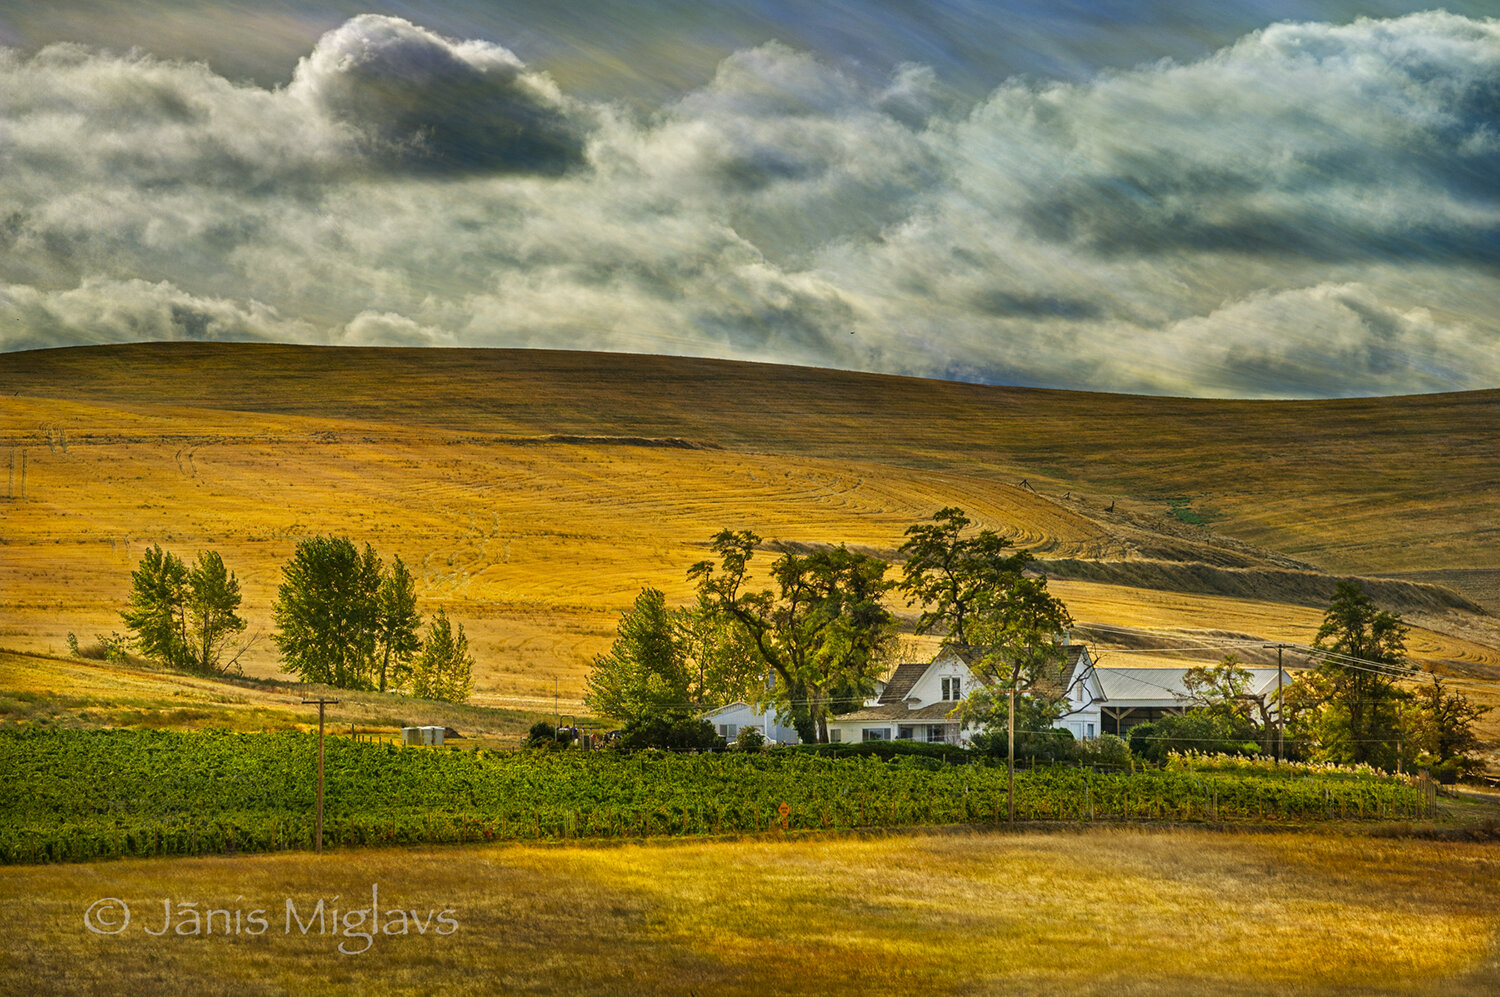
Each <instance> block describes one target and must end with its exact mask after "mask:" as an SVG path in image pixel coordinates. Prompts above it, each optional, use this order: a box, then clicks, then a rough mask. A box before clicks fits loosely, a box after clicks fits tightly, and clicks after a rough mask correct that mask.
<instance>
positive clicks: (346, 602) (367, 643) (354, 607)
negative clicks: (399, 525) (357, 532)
mask: <svg viewBox="0 0 1500 997" xmlns="http://www.w3.org/2000/svg"><path fill="white" fill-rule="evenodd" d="M281 573H282V578H283V580H282V583H281V586H280V588H279V590H278V593H277V599H276V604H275V606H274V607H273V608H272V616H273V618H274V619H275V621H276V626H277V632H276V633H275V634H273V635H272V640H274V641H275V642H276V646H277V647H278V648H280V649H281V654H282V658H283V660H284V667H285V669H286V670H287V671H289V672H292V673H294V674H296V675H297V676H299V677H300V678H301V679H302V680H303V681H304V682H322V683H325V684H327V685H332V686H335V687H337V688H340V689H368V688H370V687H371V685H372V684H373V683H372V682H371V677H372V673H373V671H374V667H373V666H374V655H375V646H376V634H377V623H378V619H379V610H380V603H379V593H380V584H381V566H380V558H379V557H378V556H376V554H375V549H374V548H373V547H371V546H370V545H369V544H365V549H364V551H363V553H361V552H360V551H359V550H358V549H357V548H356V547H355V546H354V544H353V542H351V541H350V540H348V539H347V538H344V537H310V538H308V539H306V540H303V541H302V542H300V543H298V544H297V549H296V551H295V552H294V553H293V554H292V557H291V560H289V561H288V562H287V563H286V564H285V565H283V566H282V569H281Z"/></svg>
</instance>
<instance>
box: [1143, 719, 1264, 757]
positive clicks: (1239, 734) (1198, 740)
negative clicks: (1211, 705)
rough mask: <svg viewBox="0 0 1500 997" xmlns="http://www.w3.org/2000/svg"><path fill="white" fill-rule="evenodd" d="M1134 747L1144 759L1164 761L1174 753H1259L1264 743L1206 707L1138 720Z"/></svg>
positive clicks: (1247, 754)
mask: <svg viewBox="0 0 1500 997" xmlns="http://www.w3.org/2000/svg"><path fill="white" fill-rule="evenodd" d="M1129 741H1130V751H1131V754H1133V755H1135V756H1136V757H1137V758H1140V759H1141V760H1143V761H1148V762H1152V763H1154V764H1157V765H1161V764H1163V763H1165V762H1166V760H1167V757H1168V756H1169V755H1171V754H1174V753H1176V754H1186V753H1188V752H1198V753H1200V754H1221V755H1246V756H1250V755H1258V754H1260V750H1261V749H1260V745H1259V744H1256V743H1255V742H1253V741H1246V740H1245V738H1244V732H1243V731H1241V730H1238V729H1237V728H1236V727H1235V726H1234V725H1233V724H1232V723H1230V722H1229V721H1228V720H1226V719H1225V718H1223V717H1218V716H1214V715H1213V714H1211V713H1208V712H1207V711H1204V710H1189V711H1188V712H1187V713H1184V714H1182V715H1181V716H1165V717H1162V718H1161V719H1160V720H1153V721H1151V722H1149V723H1143V724H1137V725H1136V726H1134V727H1132V728H1130V737H1129Z"/></svg>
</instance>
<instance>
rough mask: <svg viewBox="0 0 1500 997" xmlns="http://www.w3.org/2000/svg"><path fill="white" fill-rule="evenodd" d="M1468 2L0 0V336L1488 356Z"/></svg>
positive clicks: (1379, 360)
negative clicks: (128, 0) (239, 0)
mask: <svg viewBox="0 0 1500 997" xmlns="http://www.w3.org/2000/svg"><path fill="white" fill-rule="evenodd" d="M502 6H503V7H504V9H503V10H502V9H500V8H501V7H502ZM1487 6H1489V4H1488V3H1458V4H1449V5H1448V7H1447V12H1426V11H1423V10H1422V9H1421V8H1420V6H1418V5H1416V4H1411V3H1402V2H1399V0H1369V2H1365V3H1358V2H1352V0H1321V2H1320V0H1259V2H1251V0H1228V2H1223V3H1216V4H1200V3H1190V2H1187V0H1155V2H1149V0H1071V2H1069V0H982V2H981V0H930V2H926V3H913V2H910V0H866V2H860V3H854V2H820V3H811V2H806V3H793V2H790V0H736V2H733V3H703V2H689V0H649V2H641V3H632V4H629V5H626V4H619V3H616V2H607V0H586V2H572V3H556V2H554V3H517V4H508V5H497V4H492V3H488V2H485V3H480V2H478V0H448V2H430V3H421V4H417V3H384V4H380V3H357V4H356V3H343V2H339V0H321V2H319V0H271V2H262V3H255V4H249V3H247V4H202V3H187V2H182V0H157V2H150V3H147V2H142V3H132V4H119V3H117V2H114V0H71V2H56V0H54V2H48V3H40V2H38V3H33V2H31V0H21V2H11V3H8V4H7V5H6V6H5V8H4V9H3V10H0V46H3V47H0V350H23V349H34V348H38V347H49V346H63V345H75V344H83V343H104V342H126V341H141V340H168V339H211V340H273V341H279V342H303V343H323V344H359V345H400V346H428V345H432V346H454V345H461V346H535V347H560V348H567V349H585V350H624V351H632V352H649V353H673V354H687V355H698V356H717V357H731V358H738V359H752V360H768V361H775V362H784V363H799V364H813V365H820V366H831V367H839V368H847V369H857V370H869V371H880V372H888V373H902V374H915V375H921V376H931V377H946V378H958V379H964V380H977V381H985V382H991V383H1001V384H1028V385H1045V386H1052V387H1067V388H1089V389H1097V390H1106V391H1144V392H1151V393H1162V394H1184V395H1213V396H1239V397H1264V396H1275V397H1320V396H1341V395H1369V394H1393V393H1406V392H1425V391H1442V390H1454V389H1464V388H1478V387H1494V386H1500V327H1497V319H1496V317H1497V316H1500V21H1497V20H1491V19H1486V18H1485V17H1484V16H1483V8H1485V7H1487ZM1209 8H1211V10H1210V9H1209ZM0 362H3V359H0Z"/></svg>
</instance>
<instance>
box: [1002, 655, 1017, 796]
mask: <svg viewBox="0 0 1500 997" xmlns="http://www.w3.org/2000/svg"><path fill="white" fill-rule="evenodd" d="M1007 714H1008V715H1007V716H1006V721H1005V725H1006V727H1007V728H1008V736H1009V738H1010V747H1009V748H1008V749H1007V750H1006V752H1005V760H1006V767H1007V769H1008V771H1007V773H1006V779H1007V783H1006V789H1005V802H1006V804H1007V805H1008V806H1009V808H1010V822H1011V823H1012V824H1014V823H1015V822H1016V686H1015V682H1014V679H1013V680H1012V682H1011V686H1010V709H1009V710H1008V711H1007Z"/></svg>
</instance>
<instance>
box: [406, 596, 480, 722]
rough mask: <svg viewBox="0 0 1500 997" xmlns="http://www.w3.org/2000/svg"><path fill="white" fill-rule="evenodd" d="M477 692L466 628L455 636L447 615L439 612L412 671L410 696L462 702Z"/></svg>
mask: <svg viewBox="0 0 1500 997" xmlns="http://www.w3.org/2000/svg"><path fill="white" fill-rule="evenodd" d="M473 691H474V658H473V656H472V655H470V654H469V638H468V637H467V636H465V635H464V625H463V624H462V623H460V624H459V625H458V631H457V632H456V633H455V632H454V629H453V625H452V624H451V623H449V622H448V614H447V613H445V612H444V611H443V610H441V609H439V610H438V611H437V612H436V613H435V614H433V617H432V620H431V622H429V623H428V624H427V634H426V636H425V637H424V638H423V640H422V653H421V654H419V655H417V658H416V661H415V662H413V664H412V669H411V694H412V695H413V696H418V697H420V698H422V699H441V700H445V701H447V702H450V703H462V702H464V701H466V700H467V699H468V698H469V694H470V693H472V692H473Z"/></svg>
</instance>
